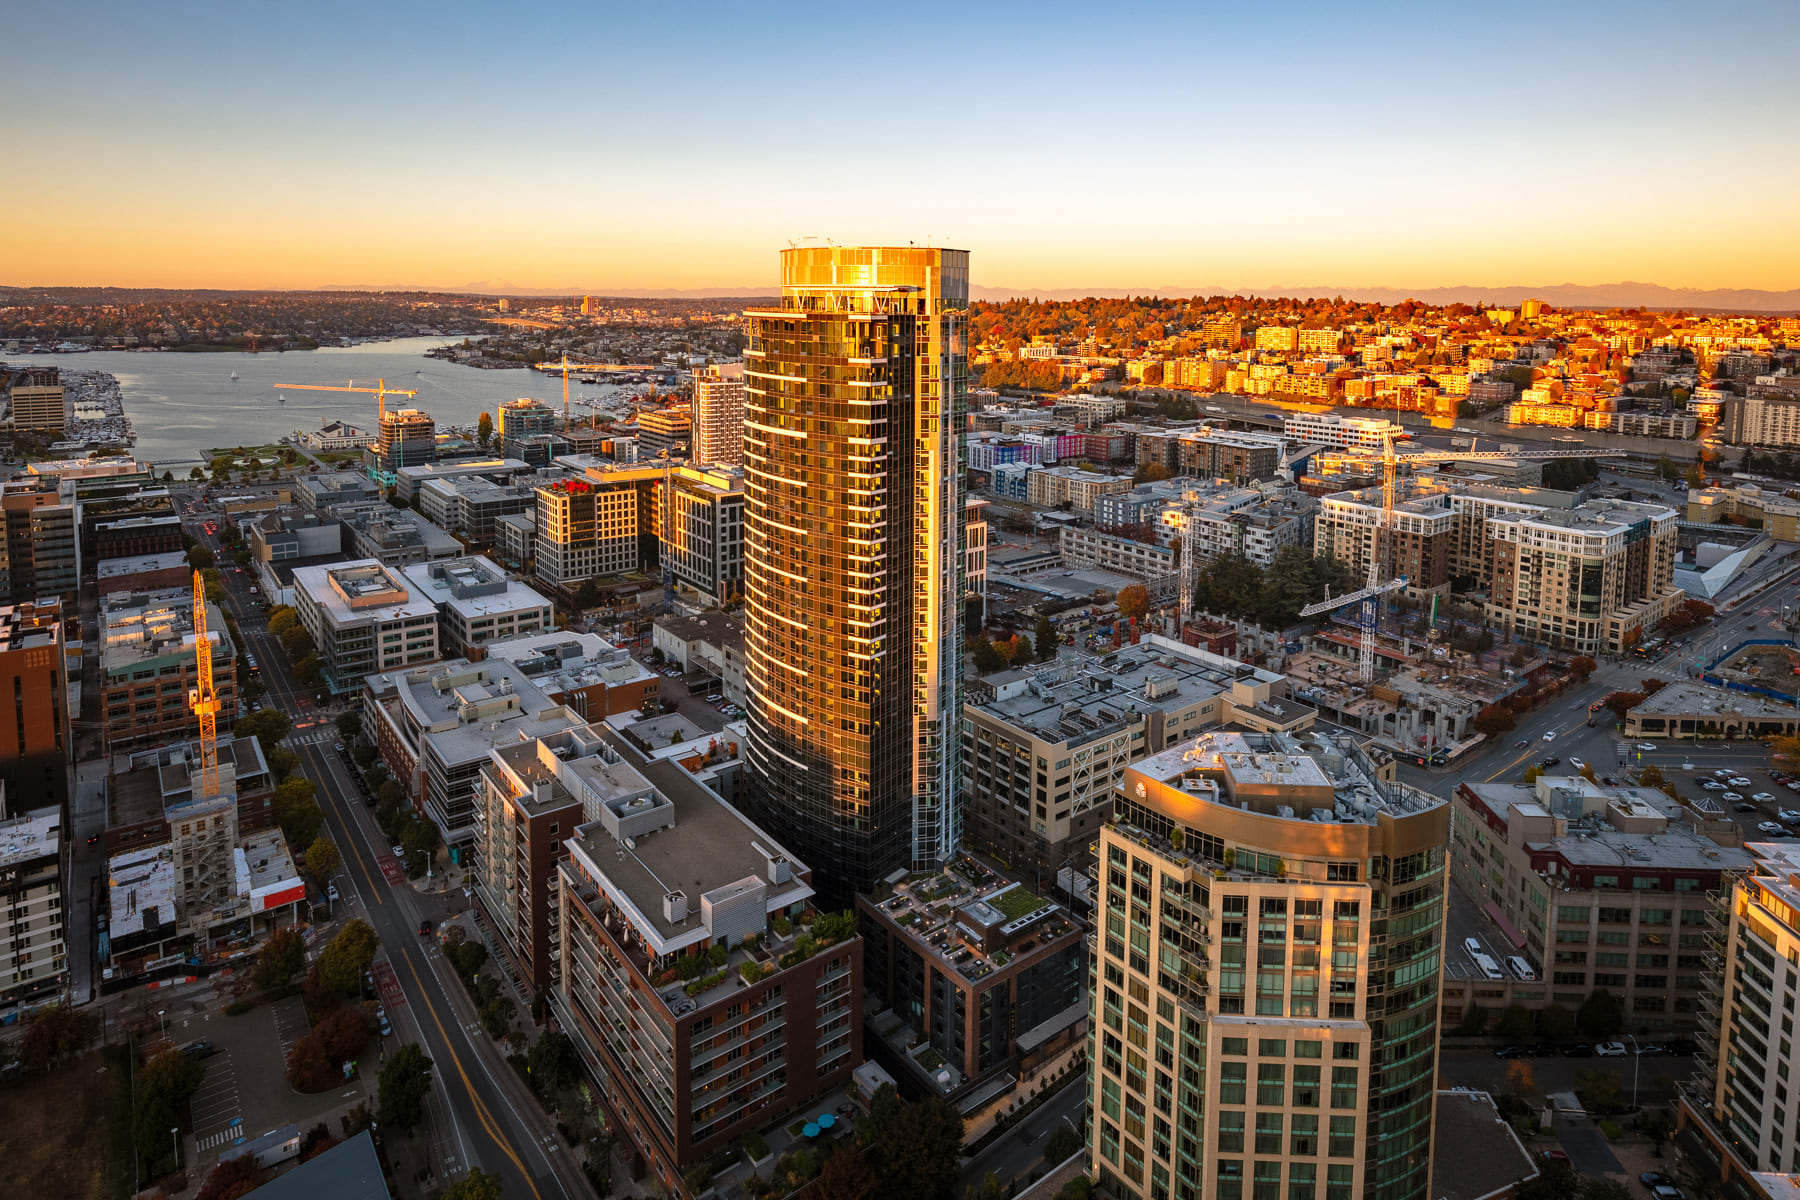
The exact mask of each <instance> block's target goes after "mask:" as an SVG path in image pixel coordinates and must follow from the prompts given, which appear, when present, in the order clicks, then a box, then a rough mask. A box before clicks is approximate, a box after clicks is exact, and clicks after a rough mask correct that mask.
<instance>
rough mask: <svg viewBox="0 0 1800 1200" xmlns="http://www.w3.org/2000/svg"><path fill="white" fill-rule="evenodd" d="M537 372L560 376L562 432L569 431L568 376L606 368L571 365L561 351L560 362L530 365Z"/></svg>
mask: <svg viewBox="0 0 1800 1200" xmlns="http://www.w3.org/2000/svg"><path fill="white" fill-rule="evenodd" d="M531 365H532V367H534V368H535V369H537V370H539V371H549V372H552V373H557V374H560V375H561V376H562V381H563V432H564V433H567V432H568V431H569V374H570V372H573V371H603V370H605V369H606V368H605V367H604V366H602V365H601V364H599V363H572V362H570V361H569V352H568V351H567V350H565V351H563V356H562V361H561V362H553V363H532V364H531Z"/></svg>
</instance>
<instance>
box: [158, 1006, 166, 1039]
mask: <svg viewBox="0 0 1800 1200" xmlns="http://www.w3.org/2000/svg"><path fill="white" fill-rule="evenodd" d="M168 1012H169V1010H168V1009H166V1008H159V1009H157V1010H156V1021H157V1024H158V1025H159V1026H160V1027H161V1028H162V1035H163V1037H165V1038H167V1037H168V1036H169V1021H168Z"/></svg>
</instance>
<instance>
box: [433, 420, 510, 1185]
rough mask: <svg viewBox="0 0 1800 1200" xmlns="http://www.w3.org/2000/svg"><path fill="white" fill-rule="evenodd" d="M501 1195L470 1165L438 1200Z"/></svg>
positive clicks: (496, 1180)
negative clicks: (464, 1173)
mask: <svg viewBox="0 0 1800 1200" xmlns="http://www.w3.org/2000/svg"><path fill="white" fill-rule="evenodd" d="M481 417H482V419H483V420H486V419H487V414H486V413H482V414H481ZM503 1195H504V1193H503V1192H502V1191H501V1190H500V1177H499V1176H498V1175H490V1174H488V1173H487V1172H486V1171H484V1170H482V1169H481V1168H480V1167H471V1168H469V1173H468V1174H467V1175H464V1176H463V1177H462V1178H461V1179H459V1180H457V1181H456V1182H455V1183H453V1184H451V1185H450V1186H449V1187H447V1188H445V1189H444V1190H443V1191H441V1192H439V1193H438V1200H501V1197H502V1196H503Z"/></svg>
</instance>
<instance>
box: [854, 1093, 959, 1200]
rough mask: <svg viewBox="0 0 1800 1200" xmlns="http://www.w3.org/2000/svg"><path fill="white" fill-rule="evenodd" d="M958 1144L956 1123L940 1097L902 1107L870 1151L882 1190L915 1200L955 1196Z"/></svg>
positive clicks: (947, 1105) (955, 1115) (934, 1199)
mask: <svg viewBox="0 0 1800 1200" xmlns="http://www.w3.org/2000/svg"><path fill="white" fill-rule="evenodd" d="M962 1140H963V1125H962V1118H961V1117H959V1116H958V1115H957V1112H956V1110H955V1109H954V1108H952V1107H951V1106H950V1105H949V1104H948V1103H947V1102H946V1101H944V1100H943V1098H942V1097H939V1096H928V1097H926V1098H925V1099H923V1100H920V1101H917V1102H915V1103H912V1104H908V1105H905V1106H904V1107H902V1108H901V1109H900V1111H899V1112H897V1113H895V1114H894V1116H893V1119H892V1120H890V1121H889V1122H888V1123H887V1126H886V1128H885V1129H883V1130H882V1132H881V1140H880V1141H879V1143H878V1144H877V1145H876V1146H875V1147H874V1150H875V1166H876V1171H877V1174H878V1175H879V1176H880V1177H881V1179H882V1180H883V1183H884V1190H886V1191H888V1192H890V1193H891V1194H893V1195H897V1196H906V1197H909V1198H917V1200H950V1198H951V1197H953V1196H955V1195H956V1191H957V1182H958V1176H959V1171H960V1167H959V1157H960V1155H961V1153H962Z"/></svg>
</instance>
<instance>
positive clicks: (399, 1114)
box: [333, 934, 431, 1131]
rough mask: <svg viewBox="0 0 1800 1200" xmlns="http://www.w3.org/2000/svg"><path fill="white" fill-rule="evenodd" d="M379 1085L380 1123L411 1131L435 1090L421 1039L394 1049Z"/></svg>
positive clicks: (378, 1122) (377, 1115)
mask: <svg viewBox="0 0 1800 1200" xmlns="http://www.w3.org/2000/svg"><path fill="white" fill-rule="evenodd" d="M339 936H342V935H341V934H340V935H339ZM333 940H334V941H335V940H336V939H333ZM379 1087H380V1089H381V1092H380V1098H379V1100H378V1102H377V1104H376V1107H375V1121H376V1123H377V1124H379V1125H385V1126H387V1127H388V1128H390V1129H392V1128H398V1129H403V1130H409V1131H410V1130H411V1129H412V1127H413V1126H414V1125H417V1124H418V1123H419V1117H420V1116H421V1115H422V1114H423V1110H424V1105H425V1093H426V1092H428V1091H430V1090H431V1060H430V1059H429V1058H426V1057H425V1052H424V1051H423V1050H421V1049H419V1044H418V1043H417V1042H408V1043H406V1045H404V1046H402V1047H400V1049H398V1050H396V1051H394V1054H393V1056H392V1057H391V1058H389V1059H388V1060H387V1064H386V1065H385V1066H383V1067H382V1068H381V1079H380V1081H379Z"/></svg>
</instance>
